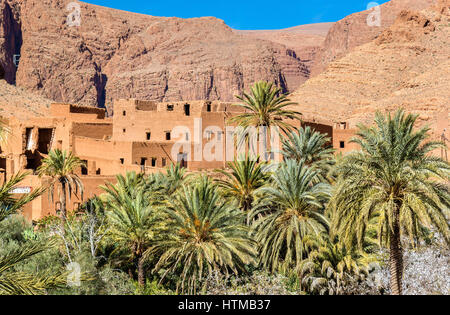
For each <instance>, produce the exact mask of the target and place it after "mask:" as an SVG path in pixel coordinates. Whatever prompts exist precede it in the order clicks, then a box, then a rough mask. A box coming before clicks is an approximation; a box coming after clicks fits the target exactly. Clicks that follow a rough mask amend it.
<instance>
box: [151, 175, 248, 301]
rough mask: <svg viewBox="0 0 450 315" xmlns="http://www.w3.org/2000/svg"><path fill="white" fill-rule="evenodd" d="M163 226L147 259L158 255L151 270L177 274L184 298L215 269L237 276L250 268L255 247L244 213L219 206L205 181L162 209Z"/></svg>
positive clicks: (223, 204)
mask: <svg viewBox="0 0 450 315" xmlns="http://www.w3.org/2000/svg"><path fill="white" fill-rule="evenodd" d="M165 211H166V213H167V215H168V226H167V229H166V230H165V231H164V233H162V234H161V237H160V241H159V242H158V244H157V245H156V246H155V247H154V248H152V249H151V250H149V251H148V252H147V254H146V255H151V254H153V253H161V258H160V260H159V262H158V263H157V265H156V268H155V270H161V269H165V270H166V271H165V273H164V275H163V277H162V279H164V278H165V277H166V275H167V274H168V273H172V274H174V273H175V274H179V276H180V280H179V283H178V287H180V289H181V291H182V292H183V293H185V292H187V293H190V294H192V293H196V291H197V283H198V282H200V281H202V280H204V278H205V277H204V276H205V275H206V276H207V275H208V274H210V273H211V272H213V271H214V270H221V271H224V272H228V271H230V270H231V271H233V272H234V273H238V272H239V271H240V270H243V268H244V266H245V265H248V264H250V263H252V261H253V257H254V254H255V253H254V249H253V248H254V242H253V241H252V240H251V238H250V237H249V230H248V227H247V226H245V225H244V224H243V222H244V215H243V213H242V212H241V211H240V210H239V209H237V208H235V207H233V206H232V205H231V204H229V203H227V202H226V201H224V200H223V199H222V198H221V196H220V194H219V191H218V188H217V187H216V186H215V185H213V183H212V182H211V181H210V180H209V179H208V178H206V177H202V178H199V179H198V180H196V181H195V182H193V184H192V185H190V186H185V187H183V190H180V191H179V192H178V193H177V194H176V195H175V196H174V197H173V198H171V199H170V201H169V206H168V207H167V209H166V210H165Z"/></svg>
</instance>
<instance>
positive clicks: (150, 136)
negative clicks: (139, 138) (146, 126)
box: [145, 132, 152, 140]
mask: <svg viewBox="0 0 450 315" xmlns="http://www.w3.org/2000/svg"><path fill="white" fill-rule="evenodd" d="M145 135H146V138H147V140H150V139H151V138H152V133H151V132H147V133H146V134H145Z"/></svg>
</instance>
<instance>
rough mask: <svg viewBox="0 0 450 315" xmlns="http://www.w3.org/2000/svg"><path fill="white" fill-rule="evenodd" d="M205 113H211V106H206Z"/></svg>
mask: <svg viewBox="0 0 450 315" xmlns="http://www.w3.org/2000/svg"><path fill="white" fill-rule="evenodd" d="M206 111H207V112H208V113H210V112H211V111H212V108H211V104H206Z"/></svg>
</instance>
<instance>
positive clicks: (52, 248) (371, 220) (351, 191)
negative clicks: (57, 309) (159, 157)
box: [0, 85, 450, 294]
mask: <svg viewBox="0 0 450 315" xmlns="http://www.w3.org/2000/svg"><path fill="white" fill-rule="evenodd" d="M261 93H263V94H264V93H269V94H270V95H269V97H268V96H267V95H266V96H264V95H260V94H261ZM272 93H273V95H272ZM275 96H276V92H274V91H273V88H272V87H271V86H268V85H262V86H258V85H257V86H256V87H255V88H254V89H253V95H252V96H249V95H246V96H245V98H243V101H247V102H248V103H250V104H252V105H251V106H253V107H254V108H256V109H257V110H255V112H254V115H256V116H257V115H263V116H264V115H265V116H264V117H265V118H264V117H263V118H261V119H260V120H258V118H257V117H250V116H249V115H248V114H246V115H247V116H245V117H241V120H242V121H244V122H245V123H249V124H251V123H254V122H255V123H256V124H261V125H265V124H268V125H270V124H273V122H279V120H278V118H279V115H281V116H283V115H284V114H285V113H286V112H287V113H288V115H294V114H295V115H296V113H292V112H288V111H286V110H284V109H283V108H284V106H283V104H289V101H288V100H287V99H286V98H282V99H276V97H275ZM264 99H269V100H270V102H269V103H270V104H269V106H270V107H274V108H275V109H272V110H267V109H265V108H263V107H264V104H265V103H264ZM255 100H257V101H255ZM279 104H281V105H279ZM248 106H250V105H248ZM280 106H281V107H280ZM270 113H273V116H271V114H270ZM269 116H270V117H269ZM268 117H269V118H268ZM292 117H293V116H289V117H288V118H292ZM416 120H417V116H414V115H406V114H405V113H404V112H403V111H398V112H397V113H396V114H395V115H394V116H391V115H387V116H383V115H381V114H377V116H376V119H375V124H374V126H363V125H361V126H359V132H358V134H357V136H356V137H355V139H354V141H355V142H356V143H358V144H359V145H360V147H361V150H360V151H356V152H352V153H350V154H348V155H346V156H344V157H335V156H334V154H333V151H332V149H330V147H328V145H327V144H328V140H329V139H327V138H326V137H325V136H323V135H321V134H320V133H317V132H315V131H314V130H311V129H310V128H301V129H300V130H294V131H292V133H288V134H287V135H286V137H285V138H284V139H283V141H282V150H283V152H282V154H283V156H284V162H283V163H280V164H279V165H276V167H274V165H273V163H272V162H270V161H269V162H264V161H261V162H257V161H253V160H252V159H251V158H250V157H248V156H247V157H246V158H244V159H240V160H238V161H235V162H233V163H230V164H229V165H228V168H227V170H225V171H217V176H211V177H208V176H206V175H200V174H187V173H186V170H184V169H182V168H181V167H180V166H174V165H172V166H170V167H169V168H168V169H167V171H166V172H164V173H158V174H153V175H149V176H144V175H142V174H135V173H128V174H126V175H125V176H122V175H120V176H117V182H116V183H114V184H113V183H109V184H106V185H105V186H104V187H102V188H103V190H104V194H102V195H100V196H98V197H95V198H93V199H91V200H88V201H87V202H86V203H85V204H84V206H83V207H82V211H79V212H77V213H66V212H65V208H64V211H63V212H61V218H58V217H47V218H44V219H42V220H40V221H39V222H38V224H37V225H36V226H35V227H34V228H33V227H32V226H30V225H28V224H27V223H26V222H24V221H23V219H21V217H20V216H19V215H16V213H17V212H18V211H19V209H20V208H21V207H22V206H23V204H24V203H26V202H29V201H30V200H32V199H33V198H35V197H36V196H38V195H39V194H42V193H43V191H42V190H39V191H35V192H34V193H33V194H32V195H29V196H25V197H23V198H21V199H19V200H16V199H13V198H12V195H11V194H10V193H9V192H10V191H11V189H12V188H13V187H14V186H16V185H17V184H18V183H20V181H21V180H22V179H23V176H25V175H26V174H22V175H18V176H16V177H13V178H12V179H11V180H10V181H9V182H6V183H4V184H3V185H2V186H1V187H0V205H1V209H0V221H1V222H0V242H1V243H0V244H1V247H0V294H40V293H49V294H388V293H392V294H402V293H408V294H414V293H421V294H423V293H429V294H431V293H440V294H449V293H450V291H449V290H450V287H449V284H448V283H447V282H448V280H447V277H448V274H447V273H446V272H445V270H447V271H448V269H446V265H448V262H446V263H444V265H445V266H444V267H442V260H443V261H444V262H445V261H446V260H445V258H444V259H442V257H447V259H448V245H449V242H450V234H449V232H450V230H449V221H448V219H449V209H450V207H449V205H450V192H449V187H448V181H449V180H450V165H449V163H448V162H445V161H443V160H441V159H439V158H437V157H434V156H433V155H431V154H430V153H431V152H432V151H433V150H435V149H437V148H440V147H441V146H442V145H443V144H441V143H437V142H433V141H429V140H428V132H429V130H428V129H427V128H423V129H416V128H414V125H415V122H416ZM238 121H239V119H238ZM283 127H286V126H283ZM80 163H81V162H80V161H79V159H77V158H76V157H74V156H73V155H72V154H70V153H69V154H67V153H64V152H60V151H54V152H51V153H50V155H49V158H47V159H45V160H44V164H43V166H42V167H41V168H40V173H41V174H46V175H49V176H52V177H53V178H54V181H53V182H52V186H51V187H50V195H52V194H53V189H54V188H55V186H56V185H60V186H61V187H59V189H58V192H60V194H59V196H60V198H61V201H62V203H63V204H65V203H64V201H65V198H69V197H70V195H71V194H72V193H74V192H76V191H80V192H82V191H83V187H82V186H83V183H82V179H80V178H78V177H77V176H75V175H73V173H74V171H75V169H76V168H77V167H79V166H80ZM269 165H270V166H271V167H269ZM66 190H67V194H66ZM63 191H64V192H63ZM405 261H406V266H405ZM66 266H69V268H67V267H66ZM77 266H79V270H78V269H77ZM427 267H428V269H427ZM411 268H414V269H413V270H411ZM442 268H443V269H442ZM447 268H448V267H447ZM427 270H428V271H427ZM439 270H441V271H442V270H443V272H442V273H443V274H441V275H440V274H436V272H438V271H439ZM78 271H79V272H78ZM427 273H428V274H427ZM422 274H427V275H426V277H428V279H433V281H432V284H430V283H427V282H426V280H424V279H423V278H424V277H423V275H422ZM388 282H389V285H388ZM424 286H427V287H424Z"/></svg>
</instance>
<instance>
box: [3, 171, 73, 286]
mask: <svg viewBox="0 0 450 315" xmlns="http://www.w3.org/2000/svg"><path fill="white" fill-rule="evenodd" d="M27 175H28V174H27V173H22V174H17V175H15V176H13V177H12V178H11V179H10V180H9V181H7V182H6V183H3V184H2V185H1V186H0V222H1V221H3V220H6V219H7V218H8V217H9V216H10V215H13V214H15V213H17V212H18V211H19V210H20V209H21V208H22V207H23V206H24V205H25V204H27V203H28V202H31V201H32V200H33V199H35V198H36V197H38V196H40V195H41V194H42V193H43V192H44V189H43V188H39V189H35V190H34V191H33V192H31V193H29V194H26V195H24V196H22V197H20V198H17V197H15V196H14V195H13V194H12V193H11V191H12V190H13V189H14V188H15V187H17V185H19V184H20V182H21V181H22V180H23V179H24V178H25V177H26V176H27ZM52 245H53V243H51V242H40V243H33V244H25V245H23V246H21V248H20V249H18V250H15V251H11V252H9V253H7V254H6V255H3V256H0V295H33V294H43V293H45V292H46V290H47V289H50V288H53V287H59V286H62V285H64V284H66V281H67V275H65V274H62V273H59V274H55V275H49V274H28V273H24V272H17V271H15V270H14V267H15V266H17V265H18V264H20V263H22V262H24V261H26V260H27V259H28V258H30V257H32V256H34V255H36V254H38V253H41V252H42V251H44V250H46V249H48V248H49V247H51V246H52Z"/></svg>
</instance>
